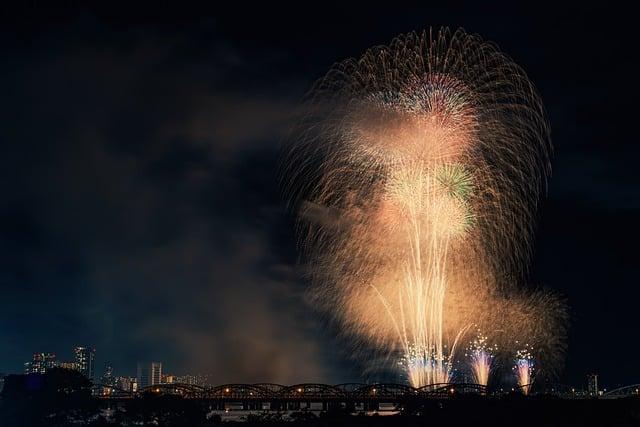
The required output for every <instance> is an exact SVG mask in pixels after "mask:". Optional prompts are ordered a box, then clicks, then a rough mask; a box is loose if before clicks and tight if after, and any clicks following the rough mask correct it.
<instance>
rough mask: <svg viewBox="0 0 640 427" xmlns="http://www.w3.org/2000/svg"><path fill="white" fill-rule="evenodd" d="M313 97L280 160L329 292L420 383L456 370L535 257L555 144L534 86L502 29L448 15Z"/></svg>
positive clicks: (309, 255) (308, 251) (311, 259)
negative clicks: (471, 336) (494, 31)
mask: <svg viewBox="0 0 640 427" xmlns="http://www.w3.org/2000/svg"><path fill="white" fill-rule="evenodd" d="M305 107H306V108H305V111H306V114H305V115H304V116H303V118H302V119H301V121H300V123H299V125H298V126H297V128H295V129H294V131H293V134H292V137H291V138H290V140H289V144H287V145H286V146H285V148H284V150H283V157H282V161H281V174H280V176H281V179H282V187H283V191H284V193H285V195H286V197H287V199H288V201H289V204H290V207H291V208H292V210H293V211H294V212H295V213H296V214H298V215H299V217H298V218H299V221H298V235H299V237H300V245H301V248H302V250H303V254H304V256H305V261H306V262H307V263H308V267H309V268H308V269H307V271H308V272H309V278H310V279H311V281H312V284H313V286H312V291H311V297H312V300H313V302H314V304H315V305H316V306H317V307H318V308H320V309H322V310H324V311H326V312H327V313H329V314H331V315H332V317H333V318H334V319H335V320H336V321H337V322H338V323H339V324H340V325H341V327H342V330H343V331H345V334H346V335H347V336H349V337H350V338H352V339H353V340H354V343H356V344H358V343H360V344H364V346H362V347H360V348H363V347H367V348H371V347H373V348H375V349H376V350H379V351H382V352H383V353H386V354H387V355H388V356H389V358H391V359H393V358H395V361H397V358H396V355H397V354H398V352H399V353H401V354H402V356H401V363H400V364H398V363H394V365H395V366H398V365H399V366H401V367H402V369H403V370H404V374H406V376H407V377H408V378H409V382H410V383H411V385H413V386H415V387H421V386H424V385H429V384H436V383H446V382H450V380H451V371H452V368H451V367H452V365H453V361H454V360H455V358H456V356H457V355H456V350H457V347H458V344H459V342H460V341H461V340H462V339H463V337H464V335H465V334H466V331H467V330H468V329H469V327H470V325H472V324H474V323H477V324H482V325H483V330H484V331H487V332H486V333H487V334H489V335H490V334H491V333H493V332H494V331H493V330H492V328H496V326H495V325H496V323H498V322H503V319H493V318H492V316H496V315H495V314H494V313H496V312H499V311H498V310H496V309H497V308H500V307H502V305H508V304H510V303H511V302H512V301H515V297H511V298H507V297H506V296H508V295H509V293H510V292H511V290H512V289H514V288H515V287H514V285H513V282H514V280H513V278H517V277H520V276H521V273H522V272H523V271H524V270H525V269H526V265H527V262H528V257H529V254H530V250H529V245H530V241H531V236H532V233H533V228H532V224H533V223H534V221H533V218H534V216H535V207H536V203H537V200H538V198H539V195H540V193H541V192H542V191H543V190H544V188H545V185H546V176H547V174H548V172H549V171H550V167H549V155H550V151H551V146H550V142H549V130H548V124H547V121H546V117H545V114H544V109H543V107H542V103H541V101H540V99H539V96H538V95H537V92H536V90H535V88H534V87H533V86H532V84H531V83H530V82H529V80H528V79H527V77H526V75H525V73H524V72H523V71H522V69H520V68H519V67H518V66H517V65H515V64H514V63H513V62H512V61H511V60H510V59H509V58H508V57H506V56H505V55H504V54H502V53H501V52H500V51H498V50H497V48H496V47H495V46H494V45H493V44H490V43H486V42H484V41H483V40H482V39H480V38H479V37H478V36H474V35H469V34H466V33H465V32H464V31H462V30H458V31H456V32H455V33H451V32H450V31H449V30H448V29H442V30H440V31H438V32H437V33H436V34H433V33H432V32H431V31H430V32H425V33H423V34H422V35H417V34H413V33H412V34H407V35H404V36H400V37H398V38H396V39H394V40H393V41H392V42H391V44H390V45H389V46H382V47H378V48H374V49H371V50H368V51H367V52H366V53H365V54H364V55H363V56H362V57H361V58H360V59H358V60H347V61H344V62H343V63H341V64H338V65H336V66H335V67H334V68H333V69H332V70H331V71H330V72H329V73H328V74H327V75H326V76H325V77H324V78H322V79H320V80H319V81H318V82H317V83H316V84H315V86H314V88H313V90H312V91H311V92H310V95H309V99H308V100H307V103H306V105H305ZM481 296H482V298H480V297H481ZM454 302H455V303H454ZM500 310H502V312H507V311H508V310H507V309H504V310H503V309H502V308H500ZM513 312H514V313H515V312H516V311H513ZM534 312H535V310H534V311H531V313H534ZM518 313H524V311H522V310H521V311H520V312H518ZM530 320H531V319H530V318H527V319H523V320H522V321H521V324H525V325H527V326H529V327H531V325H533V324H534V322H531V321H530ZM503 323H504V322H503ZM513 323H514V324H515V322H513ZM506 327H508V325H507V326H505V325H503V326H502V327H501V329H505V328H506ZM519 332H520V333H523V330H522V328H521V330H520V331H519ZM502 334H503V335H507V336H508V335H509V332H504V331H503V332H502ZM358 347H359V346H357V345H356V348H358ZM485 350H486V351H488V348H487V349H485ZM474 357H475V356H474ZM477 359H478V360H477V363H476V364H477V366H478V369H484V370H486V372H484V371H483V372H480V371H478V372H477V373H476V374H477V376H478V382H479V383H481V384H486V382H487V381H488V372H489V369H490V359H491V355H490V354H489V353H484V352H478V353H477Z"/></svg>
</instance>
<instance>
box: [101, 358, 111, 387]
mask: <svg viewBox="0 0 640 427" xmlns="http://www.w3.org/2000/svg"><path fill="white" fill-rule="evenodd" d="M113 380H114V378H113V366H111V363H110V362H107V363H105V364H104V373H103V374H102V378H100V382H101V383H102V384H104V385H113Z"/></svg>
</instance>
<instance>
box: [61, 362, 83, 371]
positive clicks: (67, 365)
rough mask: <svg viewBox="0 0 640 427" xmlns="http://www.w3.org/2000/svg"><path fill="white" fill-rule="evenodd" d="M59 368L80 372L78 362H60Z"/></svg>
mask: <svg viewBox="0 0 640 427" xmlns="http://www.w3.org/2000/svg"><path fill="white" fill-rule="evenodd" d="M58 368H62V369H73V370H78V365H76V362H58Z"/></svg>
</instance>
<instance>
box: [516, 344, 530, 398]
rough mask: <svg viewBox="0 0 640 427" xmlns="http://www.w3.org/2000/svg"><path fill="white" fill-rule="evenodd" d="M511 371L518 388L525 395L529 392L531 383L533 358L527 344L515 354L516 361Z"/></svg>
mask: <svg viewBox="0 0 640 427" xmlns="http://www.w3.org/2000/svg"><path fill="white" fill-rule="evenodd" d="M513 370H514V372H515V375H516V381H517V383H518V387H519V388H520V390H522V393H524V394H525V395H527V394H529V392H530V391H531V385H532V383H533V370H534V367H533V356H532V355H531V348H530V346H529V345H528V344H526V345H525V346H524V348H522V349H520V350H518V351H517V352H516V361H515V366H514V367H513Z"/></svg>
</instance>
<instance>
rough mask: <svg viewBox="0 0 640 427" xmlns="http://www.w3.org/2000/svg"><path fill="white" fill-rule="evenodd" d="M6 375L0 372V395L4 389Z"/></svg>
mask: <svg viewBox="0 0 640 427" xmlns="http://www.w3.org/2000/svg"><path fill="white" fill-rule="evenodd" d="M5 376H6V375H5V374H4V373H2V372H0V393H2V389H3V388H4V377H5Z"/></svg>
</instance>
